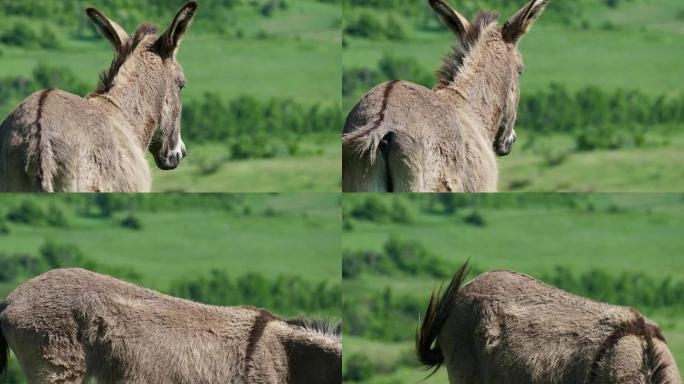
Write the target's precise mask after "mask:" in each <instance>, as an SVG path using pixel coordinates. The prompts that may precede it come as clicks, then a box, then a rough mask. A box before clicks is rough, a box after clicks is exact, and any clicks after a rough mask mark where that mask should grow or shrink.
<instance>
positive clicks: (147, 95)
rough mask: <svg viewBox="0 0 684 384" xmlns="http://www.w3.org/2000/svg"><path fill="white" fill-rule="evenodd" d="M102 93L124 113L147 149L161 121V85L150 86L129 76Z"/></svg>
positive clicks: (144, 149)
mask: <svg viewBox="0 0 684 384" xmlns="http://www.w3.org/2000/svg"><path fill="white" fill-rule="evenodd" d="M126 80H127V81H126V82H125V83H122V84H117V85H115V86H113V87H112V88H111V89H110V90H109V91H108V92H106V93H104V94H101V96H103V98H105V99H107V100H109V101H110V102H111V103H112V104H114V105H115V106H116V107H117V108H118V109H119V110H120V111H121V113H122V115H123V117H124V118H125V119H126V122H127V123H128V125H129V126H130V127H131V129H132V130H133V132H132V133H133V134H134V135H135V137H136V138H137V139H138V142H139V144H140V147H141V148H142V150H143V151H146V150H147V149H148V148H149V146H150V142H151V141H152V137H153V136H154V134H155V132H156V131H157V129H158V127H159V124H160V123H161V118H162V110H163V97H162V92H161V89H162V87H161V85H158V84H155V85H152V86H150V84H146V83H145V82H144V81H143V80H142V79H139V78H128V79H126Z"/></svg>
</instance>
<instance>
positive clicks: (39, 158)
mask: <svg viewBox="0 0 684 384" xmlns="http://www.w3.org/2000/svg"><path fill="white" fill-rule="evenodd" d="M52 91H54V89H52V88H49V89H46V90H44V91H43V92H42V93H41V94H40V97H39V98H38V112H37V113H36V122H35V123H34V127H35V145H36V147H35V148H34V152H33V153H34V155H35V157H36V167H37V168H38V169H37V171H38V172H37V173H36V177H37V178H38V180H37V185H38V186H39V188H43V184H44V183H43V182H44V181H45V176H46V175H45V169H44V167H43V155H44V154H43V150H44V149H45V147H46V144H47V143H45V142H44V140H47V137H45V135H43V122H42V120H43V109H44V107H45V102H46V101H47V98H48V95H49V94H50V93H51V92H52ZM44 192H50V191H44Z"/></svg>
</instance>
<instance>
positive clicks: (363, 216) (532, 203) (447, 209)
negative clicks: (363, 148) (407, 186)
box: [342, 193, 684, 384]
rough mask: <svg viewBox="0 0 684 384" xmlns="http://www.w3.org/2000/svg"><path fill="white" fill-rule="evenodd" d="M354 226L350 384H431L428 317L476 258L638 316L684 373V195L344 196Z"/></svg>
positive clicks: (349, 263)
mask: <svg viewBox="0 0 684 384" xmlns="http://www.w3.org/2000/svg"><path fill="white" fill-rule="evenodd" d="M343 217H344V219H343V230H344V232H343V237H342V239H343V241H342V243H343V261H342V276H343V280H342V281H343V282H342V289H343V292H344V297H343V319H344V320H343V321H344V332H345V335H344V337H345V338H344V356H345V357H344V380H345V382H346V383H367V384H371V383H372V384H381V383H382V384H395V383H396V384H406V383H418V382H422V381H421V380H422V379H423V378H425V377H426V376H427V375H428V373H429V372H427V371H425V370H424V369H422V368H421V367H420V366H419V364H418V363H417V360H416V357H415V352H414V348H413V336H414V334H415V331H416V328H417V326H418V324H419V317H422V316H423V314H424V313H425V308H426V306H427V303H428V300H429V297H430V293H431V292H432V290H433V289H435V288H437V287H438V286H439V285H440V284H441V283H447V282H448V281H449V279H450V278H451V276H452V275H453V273H454V272H455V271H456V270H457V269H458V267H460V266H461V265H462V264H463V262H465V261H466V260H467V259H470V261H471V265H472V267H473V268H472V273H471V274H470V275H469V277H468V279H467V280H470V279H471V278H473V277H475V276H477V275H478V274H480V273H482V272H485V271H490V270H497V269H510V270H514V271H517V272H522V273H526V274H529V275H532V276H534V277H536V278H538V279H541V280H542V281H544V282H546V283H549V284H551V285H553V286H556V287H558V288H561V289H564V290H566V291H569V292H572V293H575V294H577V295H581V296H584V297H589V298H593V299H596V300H599V301H603V302H608V303H612V304H617V305H625V306H631V307H635V308H638V309H639V310H640V311H641V312H642V313H643V314H645V315H646V316H648V317H649V318H651V319H652V320H654V321H656V322H657V323H658V325H659V326H660V327H661V328H662V329H663V333H664V335H665V337H666V339H667V341H668V344H669V347H670V349H671V350H672V353H673V354H674V356H675V359H676V360H677V361H678V363H679V366H680V367H681V366H682V365H683V364H684V320H683V319H684V316H683V315H684V268H683V266H684V238H682V235H681V234H682V233H683V232H684V195H682V194H563V195H561V194H534V193H528V194H498V195H403V196H384V197H383V196H371V195H355V196H352V195H345V196H344V200H343ZM425 382H426V383H435V384H436V383H446V382H447V375H446V370H445V369H444V368H442V369H441V370H440V371H439V372H438V373H437V374H435V375H434V376H433V377H432V378H430V379H428V380H426V381H425Z"/></svg>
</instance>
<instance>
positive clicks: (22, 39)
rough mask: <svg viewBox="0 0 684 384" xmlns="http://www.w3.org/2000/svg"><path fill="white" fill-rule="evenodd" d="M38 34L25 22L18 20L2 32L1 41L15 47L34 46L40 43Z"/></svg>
mask: <svg viewBox="0 0 684 384" xmlns="http://www.w3.org/2000/svg"><path fill="white" fill-rule="evenodd" d="M37 40H38V35H37V34H36V32H35V31H34V30H33V29H32V28H31V27H30V26H29V25H28V24H27V23H25V22H21V21H20V22H17V23H14V25H12V27H10V28H9V29H7V30H5V31H4V32H3V33H2V34H0V43H3V44H5V45H10V46H14V47H22V48H33V47H36V46H37V45H38V43H37Z"/></svg>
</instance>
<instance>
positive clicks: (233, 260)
mask: <svg viewBox="0 0 684 384" xmlns="http://www.w3.org/2000/svg"><path fill="white" fill-rule="evenodd" d="M340 226H341V224H340V197H339V196H338V195H336V194H288V195H239V194H235V195H211V194H207V195H177V194H165V195H159V194H157V195H150V196H142V195H94V196H85V195H73V196H67V195H62V196H58V195H55V196H44V197H38V196H34V195H25V196H24V195H5V196H0V299H1V298H4V297H6V296H7V294H8V293H9V292H11V291H12V290H13V289H14V288H15V287H17V286H18V285H19V284H21V283H23V282H24V281H26V280H28V279H30V278H32V277H34V276H36V275H38V274H40V273H42V272H45V271H48V270H51V269H54V268H63V267H81V268H86V269H89V270H92V271H95V272H99V273H104V274H108V275H112V276H115V277H117V278H120V279H123V280H125V281H129V282H132V283H135V284H138V285H140V286H143V287H146V288H151V289H154V290H156V291H159V292H162V293H166V294H170V295H173V296H176V297H182V298H187V299H190V300H194V301H197V302H202V303H207V304H214V305H253V306H257V307H262V308H266V309H267V310H269V311H272V312H273V313H275V314H277V315H280V316H283V317H299V316H308V317H317V318H322V319H327V318H332V319H334V320H340V317H341V312H342V309H341V297H342V291H341V286H340V274H341V272H340V269H341V265H340V254H341V252H342V251H341V248H340V247H341V245H340V231H341V228H340ZM5 382H6V383H8V384H21V383H24V379H23V377H22V375H21V372H20V370H19V368H18V364H17V362H16V360H15V359H14V358H13V357H12V358H11V360H10V370H9V373H8V377H7V378H6V381H5Z"/></svg>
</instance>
